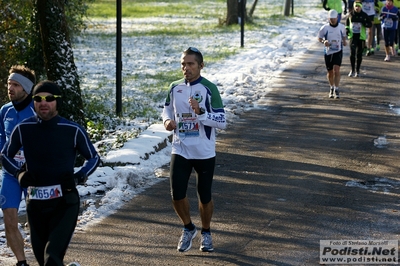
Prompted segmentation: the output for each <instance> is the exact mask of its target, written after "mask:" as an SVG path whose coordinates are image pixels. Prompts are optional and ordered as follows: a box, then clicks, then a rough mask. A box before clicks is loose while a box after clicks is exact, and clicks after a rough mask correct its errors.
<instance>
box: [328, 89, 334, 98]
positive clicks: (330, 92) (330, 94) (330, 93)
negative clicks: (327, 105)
mask: <svg viewBox="0 0 400 266" xmlns="http://www.w3.org/2000/svg"><path fill="white" fill-rule="evenodd" d="M333 97H334V96H333V89H331V90H330V91H329V98H333Z"/></svg>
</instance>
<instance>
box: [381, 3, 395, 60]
mask: <svg viewBox="0 0 400 266" xmlns="http://www.w3.org/2000/svg"><path fill="white" fill-rule="evenodd" d="M398 12H399V10H398V8H397V7H395V6H394V5H393V0H387V1H386V5H385V6H384V7H383V8H382V12H381V15H380V18H381V23H382V29H383V38H384V39H385V53H386V57H385V59H384V61H390V54H392V55H395V53H394V50H393V45H394V41H395V37H396V31H397V24H398V20H399V18H398Z"/></svg>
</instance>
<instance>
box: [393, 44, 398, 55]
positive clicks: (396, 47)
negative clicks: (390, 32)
mask: <svg viewBox="0 0 400 266" xmlns="http://www.w3.org/2000/svg"><path fill="white" fill-rule="evenodd" d="M394 49H395V50H396V53H397V51H398V50H399V45H398V44H396V45H395V46H394Z"/></svg>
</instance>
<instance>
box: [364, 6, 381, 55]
mask: <svg viewBox="0 0 400 266" xmlns="http://www.w3.org/2000/svg"><path fill="white" fill-rule="evenodd" d="M375 6H377V7H378V0H362V11H364V12H365V13H367V15H368V16H369V19H370V20H371V21H374V17H375ZM373 38H374V34H373V31H372V29H371V28H370V29H369V30H368V38H367V45H366V48H365V49H364V51H365V55H366V56H369V55H371V50H373V48H372V40H373ZM372 52H373V51H372Z"/></svg>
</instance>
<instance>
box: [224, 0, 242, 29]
mask: <svg viewBox="0 0 400 266" xmlns="http://www.w3.org/2000/svg"><path fill="white" fill-rule="evenodd" d="M227 4H228V12H227V15H226V25H233V24H237V23H238V17H239V6H238V0H227Z"/></svg>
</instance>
